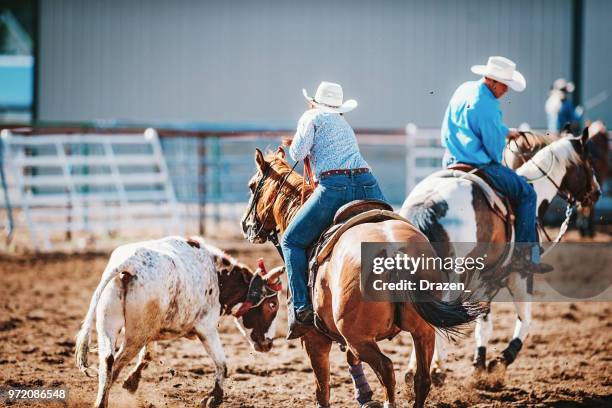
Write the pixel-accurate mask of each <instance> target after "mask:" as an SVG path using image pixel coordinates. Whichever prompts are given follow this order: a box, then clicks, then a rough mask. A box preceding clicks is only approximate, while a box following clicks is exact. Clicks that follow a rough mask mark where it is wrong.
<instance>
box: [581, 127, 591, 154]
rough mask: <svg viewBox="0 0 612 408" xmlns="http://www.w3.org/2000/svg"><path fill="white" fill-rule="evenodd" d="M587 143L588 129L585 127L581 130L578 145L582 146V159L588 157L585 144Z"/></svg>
mask: <svg viewBox="0 0 612 408" xmlns="http://www.w3.org/2000/svg"><path fill="white" fill-rule="evenodd" d="M588 141H589V127H588V126H585V128H584V129H583V130H582V137H580V144H581V145H582V157H586V156H587V155H588V150H589V149H587V142H588Z"/></svg>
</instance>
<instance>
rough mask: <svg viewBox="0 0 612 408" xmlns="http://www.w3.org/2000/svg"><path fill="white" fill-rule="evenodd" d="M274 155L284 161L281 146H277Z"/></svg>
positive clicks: (283, 150) (283, 151) (283, 152)
mask: <svg viewBox="0 0 612 408" xmlns="http://www.w3.org/2000/svg"><path fill="white" fill-rule="evenodd" d="M276 155H277V156H278V157H280V158H281V159H284V158H285V157H286V155H285V149H283V148H282V146H278V149H276Z"/></svg>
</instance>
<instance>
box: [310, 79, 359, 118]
mask: <svg viewBox="0 0 612 408" xmlns="http://www.w3.org/2000/svg"><path fill="white" fill-rule="evenodd" d="M302 94H303V95H304V98H306V100H307V101H309V102H310V103H312V104H313V105H315V106H316V107H317V108H318V109H320V110H322V111H326V112H332V113H346V112H350V111H352V110H353V109H355V108H356V107H357V101H356V100H354V99H349V100H348V101H346V102H343V101H342V100H343V97H344V95H343V93H342V87H341V86H340V85H338V84H335V83H333V82H326V81H323V82H321V83H320V84H319V87H318V88H317V93H316V94H315V96H314V98H313V97H310V96H308V92H307V91H306V89H302Z"/></svg>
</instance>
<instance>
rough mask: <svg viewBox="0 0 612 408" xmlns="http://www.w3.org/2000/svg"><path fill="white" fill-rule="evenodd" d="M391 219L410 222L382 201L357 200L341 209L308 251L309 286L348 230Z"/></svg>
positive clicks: (311, 285)
mask: <svg viewBox="0 0 612 408" xmlns="http://www.w3.org/2000/svg"><path fill="white" fill-rule="evenodd" d="M390 219H401V220H402V221H406V222H408V220H406V219H405V218H403V217H402V216H400V215H398V214H396V213H394V212H393V207H391V206H390V205H389V204H387V203H386V202H384V201H380V200H355V201H351V202H349V203H347V204H345V205H343V206H342V207H340V208H339V209H338V211H336V214H335V215H334V220H333V223H332V225H330V226H329V228H327V229H326V230H325V231H323V233H322V234H321V235H320V236H319V239H318V240H317V242H315V244H314V245H312V246H311V247H310V248H309V250H308V259H309V262H308V263H309V268H308V269H309V277H308V286H310V287H313V286H314V280H315V277H316V273H317V269H318V266H319V265H320V264H321V263H322V262H323V261H324V260H325V258H327V257H328V256H329V255H330V254H331V252H332V250H333V248H334V245H335V244H336V242H338V239H340V237H341V236H342V234H344V233H345V232H346V231H347V230H348V229H350V228H352V227H354V226H356V225H359V224H365V223H372V222H381V221H386V220H390Z"/></svg>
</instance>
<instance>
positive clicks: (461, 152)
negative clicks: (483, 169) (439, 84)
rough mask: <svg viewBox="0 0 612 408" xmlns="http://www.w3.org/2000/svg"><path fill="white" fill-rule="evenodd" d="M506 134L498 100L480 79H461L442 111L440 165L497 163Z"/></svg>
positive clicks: (506, 128) (499, 161)
mask: <svg viewBox="0 0 612 408" xmlns="http://www.w3.org/2000/svg"><path fill="white" fill-rule="evenodd" d="M507 134H508V127H507V126H506V125H504V123H503V122H502V112H501V109H500V106H499V101H498V100H497V98H495V96H494V95H493V93H492V92H491V90H490V89H489V88H488V87H487V86H486V85H485V83H484V81H483V80H482V79H481V80H480V81H469V82H465V83H464V84H462V85H461V86H459V88H457V90H456V91H455V93H454V94H453V96H452V98H451V100H450V103H449V104H448V108H446V113H445V114H444V120H443V122H442V132H441V139H442V146H443V147H445V148H446V153H445V162H444V165H449V164H452V163H456V162H462V163H470V164H475V165H485V164H489V163H491V162H493V163H501V160H502V153H503V150H504V146H505V144H506V135H507Z"/></svg>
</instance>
